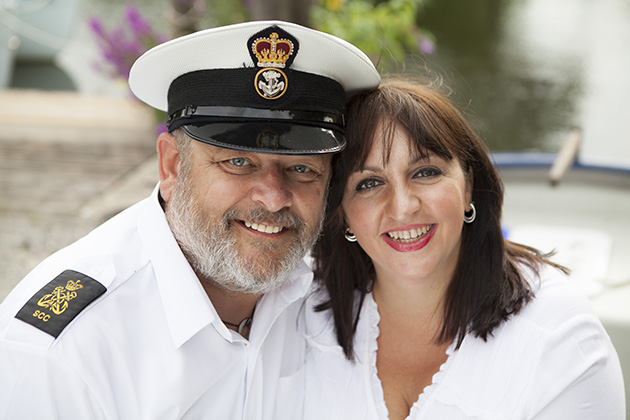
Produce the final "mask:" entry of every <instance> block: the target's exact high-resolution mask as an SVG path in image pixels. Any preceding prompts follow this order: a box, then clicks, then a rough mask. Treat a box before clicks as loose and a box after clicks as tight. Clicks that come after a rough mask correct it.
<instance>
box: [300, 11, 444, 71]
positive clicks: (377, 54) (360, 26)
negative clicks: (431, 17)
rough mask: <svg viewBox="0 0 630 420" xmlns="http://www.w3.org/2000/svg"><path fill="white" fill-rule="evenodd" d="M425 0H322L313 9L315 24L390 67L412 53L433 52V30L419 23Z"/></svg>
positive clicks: (382, 65)
mask: <svg viewBox="0 0 630 420" xmlns="http://www.w3.org/2000/svg"><path fill="white" fill-rule="evenodd" d="M424 2H425V0H388V1H377V0H319V1H318V4H316V5H315V6H313V8H312V11H311V22H312V26H313V27H314V28H317V29H319V30H321V31H324V32H328V33H330V34H333V35H336V36H338V37H340V38H343V39H345V40H346V41H348V42H350V43H352V44H354V45H356V46H357V47H359V48H360V49H361V50H362V51H363V52H365V53H366V54H367V55H368V56H369V57H370V58H371V59H372V61H374V63H378V66H379V69H380V70H381V71H390V70H392V69H394V68H396V67H398V66H400V65H401V63H403V62H404V60H405V57H406V56H407V55H408V54H418V53H420V54H425V55H429V54H431V53H432V52H433V50H434V49H435V39H434V36H433V34H432V33H431V32H429V31H427V30H425V29H422V28H421V27H419V26H418V24H417V16H418V13H419V9H420V7H421V6H422V5H423V3H424Z"/></svg>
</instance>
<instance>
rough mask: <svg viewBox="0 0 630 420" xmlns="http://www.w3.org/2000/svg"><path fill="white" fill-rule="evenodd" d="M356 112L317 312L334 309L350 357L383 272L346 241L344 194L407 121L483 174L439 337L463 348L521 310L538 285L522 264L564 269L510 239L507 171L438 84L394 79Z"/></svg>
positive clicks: (322, 247) (327, 228)
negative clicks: (505, 216) (376, 147)
mask: <svg viewBox="0 0 630 420" xmlns="http://www.w3.org/2000/svg"><path fill="white" fill-rule="evenodd" d="M347 115H348V124H347V127H346V137H347V139H348V146H347V148H346V150H344V151H343V152H342V153H340V154H338V155H336V156H335V158H334V160H333V180H332V184H331V189H330V192H329V196H328V208H327V214H326V221H325V223H324V230H323V234H322V236H321V238H320V240H319V241H318V242H317V244H316V245H315V248H314V250H313V256H314V258H315V270H314V271H315V279H316V280H317V281H319V282H320V283H321V284H323V285H324V286H325V287H326V289H327V291H328V294H329V297H330V299H329V300H328V301H326V302H324V303H322V304H321V305H319V306H318V307H317V308H316V309H317V310H319V311H323V310H328V309H331V310H332V311H333V318H334V323H335V329H336V334H337V340H338V342H339V344H340V345H341V346H342V348H343V350H344V352H345V354H346V356H347V357H348V358H349V359H351V360H352V359H353V358H354V356H353V338H354V332H355V330H356V326H357V323H358V317H359V313H360V309H361V306H362V304H363V299H364V297H365V295H366V294H367V293H369V292H370V291H371V289H372V287H373V284H374V275H375V273H374V266H373V264H372V261H371V260H370V257H369V256H368V255H367V254H366V253H365V252H364V251H363V250H362V249H361V247H360V246H359V245H358V244H357V243H350V242H348V241H346V239H345V238H344V231H345V229H346V227H347V225H346V223H345V220H344V214H343V210H342V208H341V200H342V198H343V191H344V188H345V185H346V181H347V180H348V177H349V176H350V174H351V173H352V172H354V171H357V170H361V169H362V167H363V165H364V164H365V161H366V159H367V157H368V155H369V153H370V150H371V149H372V145H373V143H374V141H375V139H376V138H378V137H379V136H383V138H384V139H385V142H386V145H391V141H392V138H393V132H394V130H395V128H397V127H399V128H402V129H403V130H404V131H406V132H407V133H408V134H409V137H410V141H411V143H412V146H415V148H416V152H417V153H418V154H419V155H420V156H425V155H426V154H427V153H428V152H433V153H435V154H437V155H438V156H440V157H443V158H446V159H449V160H451V159H457V160H458V161H459V162H460V164H461V165H462V168H463V170H464V173H469V174H471V175H472V177H473V192H472V201H473V202H474V204H475V207H476V210H477V218H476V220H475V221H474V222H473V223H470V224H464V226H463V229H462V241H461V249H460V258H459V261H458V263H457V267H456V269H455V274H454V276H453V279H452V280H451V282H450V284H449V286H448V289H447V291H446V296H445V300H444V313H443V314H442V327H441V330H440V331H439V333H438V335H437V336H436V342H438V343H445V342H450V341H453V340H457V343H456V345H457V347H459V346H460V345H461V342H462V340H463V339H464V337H465V335H466V334H467V333H472V334H474V335H475V336H477V337H480V338H482V339H484V340H486V339H487V337H488V336H489V335H491V334H492V331H493V330H494V329H495V328H497V327H498V326H499V325H500V324H501V323H502V322H504V321H505V320H507V319H508V318H509V316H510V315H511V314H514V313H517V312H518V311H520V310H521V309H522V308H523V306H524V305H525V304H527V302H529V301H530V300H531V299H532V297H533V292H532V288H531V287H530V284H529V282H528V281H527V280H526V279H525V277H524V276H523V274H522V273H521V271H520V269H519V266H521V265H524V266H526V267H528V268H529V269H531V270H533V272H534V273H536V274H537V273H538V272H539V270H540V268H541V266H542V265H543V264H550V265H552V266H554V267H556V268H560V269H563V270H564V268H563V267H560V266H558V265H556V264H554V263H552V262H551V261H549V259H548V257H549V255H543V254H541V253H540V252H539V251H537V250H535V249H533V248H530V247H526V246H522V245H518V244H515V243H512V242H509V241H507V240H504V238H503V235H502V231H501V209H502V205H503V183H502V181H501V178H500V177H499V174H498V172H497V170H496V169H495V167H494V165H493V164H492V162H491V160H490V158H489V156H488V150H487V148H486V146H485V144H484V143H483V142H482V141H481V140H480V139H479V138H478V136H477V135H476V134H475V133H474V132H473V130H472V129H471V128H470V126H469V125H468V124H467V122H466V121H465V119H464V118H463V116H462V115H461V113H460V112H459V111H458V110H457V109H456V108H455V106H453V105H452V103H451V102H450V101H449V100H448V99H447V97H446V96H445V95H443V94H441V93H440V92H439V91H438V90H437V89H435V88H431V87H428V86H426V85H423V84H420V83H415V82H410V81H402V80H395V79H390V80H384V81H383V82H382V84H381V86H380V87H379V88H378V89H377V90H376V91H373V92H369V93H364V94H362V95H360V96H358V97H355V98H354V99H353V100H352V101H351V102H350V103H349V104H348V114H347ZM384 149H385V150H389V149H390V147H384ZM383 159H385V160H387V159H388V156H387V155H385V156H383ZM462 217H463V215H462Z"/></svg>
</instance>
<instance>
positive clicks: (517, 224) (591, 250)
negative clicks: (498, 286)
mask: <svg viewBox="0 0 630 420" xmlns="http://www.w3.org/2000/svg"><path fill="white" fill-rule="evenodd" d="M577 134H579V132H577ZM575 137H576V135H575V133H574V135H573V136H571V137H570V139H569V141H568V142H567V144H566V147H564V148H563V149H562V150H561V152H560V153H559V154H558V155H552V154H542V153H494V154H493V159H494V160H495V163H496V166H497V168H498V169H499V172H500V173H501V176H502V178H503V181H504V183H505V204H504V214H503V224H504V230H505V235H506V237H507V238H508V239H511V240H514V241H516V242H520V243H524V244H528V245H532V246H534V247H536V248H538V249H541V250H543V251H552V250H556V251H557V254H556V257H555V260H556V261H558V262H560V263H561V264H564V265H566V266H568V267H569V268H571V269H572V274H571V278H572V279H573V281H575V282H576V283H577V284H579V285H580V287H581V288H583V290H584V291H585V292H586V293H587V295H588V296H589V299H590V301H591V303H592V305H593V307H594V309H595V312H596V313H597V315H598V316H599V318H600V319H601V321H602V323H603V324H604V326H605V327H606V329H607V331H608V333H609V335H610V336H611V339H612V341H613V343H614V345H615V348H616V349H617V352H618V354H619V358H620V360H621V365H622V370H623V371H624V372H625V383H626V404H627V407H628V408H629V409H627V412H628V413H630V164H629V165H620V164H619V162H618V161H616V162H615V163H614V164H612V163H611V164H609V165H607V164H605V163H604V164H602V163H598V164H597V165H594V164H589V163H586V161H585V160H584V159H582V158H581V157H580V155H579V153H578V150H579V136H577V137H578V140H577V141H576V140H575Z"/></svg>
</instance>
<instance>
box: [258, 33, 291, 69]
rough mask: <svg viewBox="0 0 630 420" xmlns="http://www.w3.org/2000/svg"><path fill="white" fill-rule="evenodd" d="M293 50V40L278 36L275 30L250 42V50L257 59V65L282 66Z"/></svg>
mask: <svg viewBox="0 0 630 420" xmlns="http://www.w3.org/2000/svg"><path fill="white" fill-rule="evenodd" d="M293 50H294V46H293V42H292V41H291V40H289V39H282V38H280V37H279V35H278V33H277V32H272V33H271V34H269V37H268V38H264V37H263V38H258V39H256V40H254V41H253V42H252V52H253V53H254V54H255V55H256V58H257V59H258V63H256V64H257V65H258V67H276V68H284V67H285V65H286V63H287V60H288V59H289V57H291V54H293Z"/></svg>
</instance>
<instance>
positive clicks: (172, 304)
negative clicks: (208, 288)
mask: <svg viewBox="0 0 630 420" xmlns="http://www.w3.org/2000/svg"><path fill="white" fill-rule="evenodd" d="M158 191H159V184H158V186H157V187H156V188H155V190H154V191H153V193H152V194H151V197H150V199H149V201H148V203H147V206H146V207H145V209H144V214H142V215H141V217H140V220H139V221H138V232H139V235H140V238H141V240H142V243H143V245H144V246H145V248H146V249H147V252H148V254H149V257H150V259H151V263H152V265H153V270H154V272H155V279H156V282H157V285H158V290H159V293H160V296H161V298H162V302H163V305H164V313H165V315H166V320H167V323H168V327H169V331H170V334H171V337H172V339H173V342H174V344H175V346H176V347H179V346H181V345H182V344H183V343H185V342H186V341H188V340H189V339H190V338H191V337H192V336H194V335H195V334H196V333H197V332H199V331H200V330H201V329H202V328H204V327H206V326H207V325H209V324H211V323H212V322H213V321H214V320H215V319H217V313H216V311H215V309H214V307H213V306H212V303H211V302H210V299H208V296H207V295H206V292H205V291H204V289H203V287H202V285H201V283H200V282H199V279H198V278H197V276H196V274H195V272H194V271H193V269H192V267H191V266H190V264H189V263H188V260H186V257H185V256H184V254H183V253H182V251H181V249H180V248H179V245H178V244H177V241H176V240H175V237H174V236H173V233H172V232H171V229H170V227H169V225H168V222H167V221H166V215H165V214H164V211H163V210H162V207H161V206H160V203H159V199H158Z"/></svg>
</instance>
